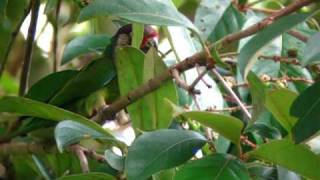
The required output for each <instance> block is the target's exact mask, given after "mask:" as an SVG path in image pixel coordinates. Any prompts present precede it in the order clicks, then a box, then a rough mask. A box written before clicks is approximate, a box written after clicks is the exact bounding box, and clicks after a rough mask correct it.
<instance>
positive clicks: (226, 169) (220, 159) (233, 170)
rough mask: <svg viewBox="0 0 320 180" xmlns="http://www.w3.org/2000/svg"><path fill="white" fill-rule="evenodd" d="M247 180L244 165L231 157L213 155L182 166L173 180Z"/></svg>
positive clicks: (247, 175) (247, 176)
mask: <svg viewBox="0 0 320 180" xmlns="http://www.w3.org/2000/svg"><path fill="white" fill-rule="evenodd" d="M193 179H201V180H212V179H215V180H226V179H230V180H231V179H239V180H240V179H241V180H249V179H250V177H249V174H248V171H247V169H246V167H245V165H244V164H242V163H241V162H240V161H239V160H238V159H236V158H235V157H233V156H231V155H226V154H215V155H212V156H207V157H204V158H202V159H199V160H194V161H191V162H190V163H188V164H186V165H184V166H182V168H181V169H180V170H179V171H178V172H177V174H176V176H175V178H174V180H193Z"/></svg>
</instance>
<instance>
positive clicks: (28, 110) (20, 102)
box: [0, 96, 113, 137]
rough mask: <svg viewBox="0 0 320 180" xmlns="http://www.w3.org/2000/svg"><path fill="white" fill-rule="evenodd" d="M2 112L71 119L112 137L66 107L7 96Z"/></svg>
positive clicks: (2, 102)
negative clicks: (65, 108)
mask: <svg viewBox="0 0 320 180" xmlns="http://www.w3.org/2000/svg"><path fill="white" fill-rule="evenodd" d="M0 112H8V113H16V114H19V115H21V116H33V117H38V118H42V119H50V120H54V121H63V120H66V119H71V120H73V121H76V122H79V123H82V124H84V125H87V126H88V127H90V128H92V129H94V130H96V131H98V132H100V133H102V134H104V135H107V136H110V137H113V136H112V135H111V133H110V132H108V131H107V130H105V129H103V128H102V127H101V126H100V125H98V124H96V123H95V122H93V121H91V120H89V119H87V118H85V117H83V116H80V115H78V114H75V113H72V112H70V111H66V110H64V109H61V108H58V107H56V106H52V105H49V104H45V103H42V102H39V101H34V100H31V99H27V98H22V97H13V96H5V97H1V98H0Z"/></svg>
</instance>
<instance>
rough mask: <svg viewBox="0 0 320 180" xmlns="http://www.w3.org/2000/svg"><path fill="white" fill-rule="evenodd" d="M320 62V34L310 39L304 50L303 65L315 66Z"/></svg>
mask: <svg viewBox="0 0 320 180" xmlns="http://www.w3.org/2000/svg"><path fill="white" fill-rule="evenodd" d="M319 61H320V33H317V34H316V35H314V36H312V37H310V40H309V41H308V43H307V45H306V46H305V48H304V50H303V59H302V60H300V62H301V64H302V65H308V64H314V63H316V62H319Z"/></svg>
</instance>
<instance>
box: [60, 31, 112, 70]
mask: <svg viewBox="0 0 320 180" xmlns="http://www.w3.org/2000/svg"><path fill="white" fill-rule="evenodd" d="M110 39H111V38H110V37H109V36H107V35H103V34H91V35H86V36H82V37H76V38H75V39H73V40H72V41H70V42H69V43H68V44H67V45H66V47H65V48H64V51H63V55H62V60H61V64H66V63H68V62H70V61H71V60H73V59H74V58H75V57H77V56H80V55H83V54H86V53H90V52H97V51H100V52H103V50H104V49H105V48H106V46H107V45H108V44H110V42H111V41H110Z"/></svg>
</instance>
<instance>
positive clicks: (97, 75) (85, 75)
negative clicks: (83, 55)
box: [49, 58, 116, 106]
mask: <svg viewBox="0 0 320 180" xmlns="http://www.w3.org/2000/svg"><path fill="white" fill-rule="evenodd" d="M115 74H116V72H115V68H114V65H113V62H112V61H111V60H110V59H104V58H102V59H98V60H94V61H93V62H91V63H90V64H88V65H87V66H85V67H84V68H82V69H81V71H80V72H79V73H78V74H77V75H76V76H74V77H73V78H71V79H70V80H69V81H68V82H67V83H66V84H65V85H64V87H63V88H62V89H61V90H60V91H59V92H57V93H56V94H55V96H53V97H52V99H50V101H49V103H50V104H53V105H57V106H60V105H63V104H66V103H68V102H70V101H73V100H76V99H77V98H83V97H86V96H88V95H90V94H91V93H93V92H95V91H97V90H98V89H100V88H102V87H103V86H104V85H106V84H108V83H109V82H110V81H111V80H112V79H113V78H114V77H115Z"/></svg>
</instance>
